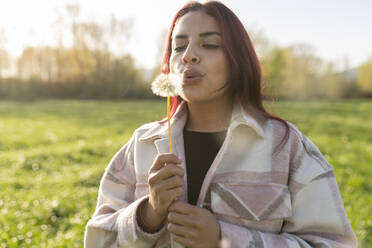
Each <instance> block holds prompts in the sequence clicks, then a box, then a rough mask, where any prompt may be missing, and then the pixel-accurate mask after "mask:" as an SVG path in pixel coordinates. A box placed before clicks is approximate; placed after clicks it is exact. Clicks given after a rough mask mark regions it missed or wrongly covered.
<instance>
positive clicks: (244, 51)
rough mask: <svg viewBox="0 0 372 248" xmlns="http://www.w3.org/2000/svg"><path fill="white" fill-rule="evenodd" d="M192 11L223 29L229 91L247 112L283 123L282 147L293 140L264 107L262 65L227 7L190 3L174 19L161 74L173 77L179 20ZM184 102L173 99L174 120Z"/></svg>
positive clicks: (239, 24)
mask: <svg viewBox="0 0 372 248" xmlns="http://www.w3.org/2000/svg"><path fill="white" fill-rule="evenodd" d="M191 11H203V12H204V13H206V14H208V15H210V16H212V17H213V18H214V19H215V20H216V21H217V23H218V25H219V27H220V29H221V36H222V47H223V51H224V53H225V55H226V57H227V60H228V64H229V69H230V73H229V74H230V78H229V80H228V84H227V87H229V88H230V90H231V92H232V95H233V97H234V98H238V99H239V101H240V103H241V104H242V106H243V107H244V108H245V109H248V107H249V106H252V107H253V108H254V109H255V110H257V111H258V112H259V113H260V114H262V115H263V116H264V117H266V118H270V119H275V120H277V121H279V122H281V123H282V124H283V125H284V126H285V128H286V132H285V135H284V137H283V139H282V140H281V142H280V144H279V146H281V145H282V144H284V143H285V142H286V141H287V140H288V137H289V125H288V123H287V122H286V121H284V120H283V119H281V118H279V117H277V116H274V115H273V114H270V113H268V112H267V111H266V110H265V107H264V105H263V93H262V72H261V65H260V62H259V60H258V57H257V55H256V52H255V50H254V47H253V44H252V42H251V39H250V38H249V36H248V33H247V31H246V30H245V28H244V26H243V24H242V23H241V22H240V20H239V18H238V17H237V16H236V15H235V14H234V13H233V12H232V11H231V10H230V9H229V8H228V7H226V6H225V5H224V4H222V3H220V2H217V1H210V2H206V3H204V4H201V3H199V2H190V3H187V4H186V5H185V6H183V8H181V9H180V10H179V11H178V12H177V14H176V16H175V17H174V19H173V21H172V24H171V27H170V29H169V32H168V37H167V41H166V46H165V53H164V57H163V62H162V67H161V71H162V73H165V74H167V73H169V72H170V66H169V60H170V56H171V53H172V33H173V29H174V26H175V25H176V22H177V20H178V19H179V18H181V17H182V16H184V15H186V14H187V13H189V12H191ZM182 101H183V100H182V99H181V98H180V97H179V96H178V97H177V96H175V97H172V98H171V115H172V116H173V115H174V113H175V111H176V109H177V107H178V105H179V104H180V103H181V102H182Z"/></svg>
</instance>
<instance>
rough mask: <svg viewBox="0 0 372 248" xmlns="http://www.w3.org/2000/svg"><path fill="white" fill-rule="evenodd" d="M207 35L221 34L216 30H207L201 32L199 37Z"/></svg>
mask: <svg viewBox="0 0 372 248" xmlns="http://www.w3.org/2000/svg"><path fill="white" fill-rule="evenodd" d="M209 35H218V36H222V35H221V33H219V32H217V31H209V32H203V33H200V35H199V36H200V37H205V36H209Z"/></svg>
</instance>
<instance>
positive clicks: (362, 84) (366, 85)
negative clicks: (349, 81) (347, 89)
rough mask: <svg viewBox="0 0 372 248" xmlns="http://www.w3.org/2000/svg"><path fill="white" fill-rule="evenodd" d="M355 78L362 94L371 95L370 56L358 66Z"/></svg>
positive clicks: (371, 71)
mask: <svg viewBox="0 0 372 248" xmlns="http://www.w3.org/2000/svg"><path fill="white" fill-rule="evenodd" d="M356 80H357V85H358V87H359V88H360V90H361V91H362V93H363V94H366V95H372V56H370V57H369V58H368V60H367V61H366V62H364V63H363V64H361V65H360V66H359V67H358V69H357V79H356Z"/></svg>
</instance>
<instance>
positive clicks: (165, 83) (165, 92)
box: [151, 73, 181, 153]
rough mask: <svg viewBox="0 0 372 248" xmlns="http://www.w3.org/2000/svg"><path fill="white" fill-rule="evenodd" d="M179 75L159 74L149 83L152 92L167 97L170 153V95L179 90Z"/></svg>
mask: <svg viewBox="0 0 372 248" xmlns="http://www.w3.org/2000/svg"><path fill="white" fill-rule="evenodd" d="M179 80H180V79H179V77H178V76H176V75H174V74H171V73H170V74H160V75H159V76H157V77H156V78H155V80H154V81H153V82H152V84H151V89H152V92H153V93H154V94H155V95H158V96H162V97H167V116H168V136H169V153H172V136H171V128H170V97H171V96H176V95H178V93H179V91H180V85H181V83H180V81H179Z"/></svg>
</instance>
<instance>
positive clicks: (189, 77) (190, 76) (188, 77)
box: [182, 68, 204, 83]
mask: <svg viewBox="0 0 372 248" xmlns="http://www.w3.org/2000/svg"><path fill="white" fill-rule="evenodd" d="M203 76H204V75H203V74H202V73H201V72H200V71H198V70H196V69H192V68H190V69H186V70H184V71H183V73H182V81H183V82H184V83H193V82H197V81H199V80H200V79H201V78H202V77H203Z"/></svg>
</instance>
